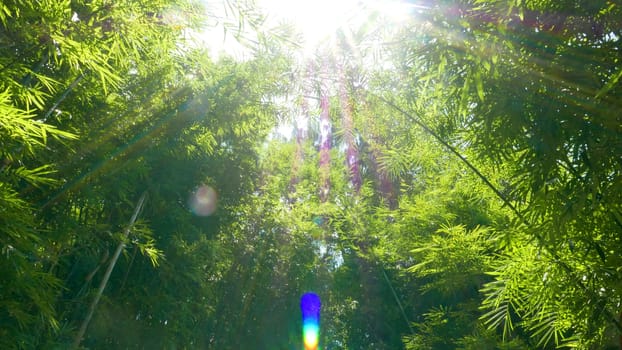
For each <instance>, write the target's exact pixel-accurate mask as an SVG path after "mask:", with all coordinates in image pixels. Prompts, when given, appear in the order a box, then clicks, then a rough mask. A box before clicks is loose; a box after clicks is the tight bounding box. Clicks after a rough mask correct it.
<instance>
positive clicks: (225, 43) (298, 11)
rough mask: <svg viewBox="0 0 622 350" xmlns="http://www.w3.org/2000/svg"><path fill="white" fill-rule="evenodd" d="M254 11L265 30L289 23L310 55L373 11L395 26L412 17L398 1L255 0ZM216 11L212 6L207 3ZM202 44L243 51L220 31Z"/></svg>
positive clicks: (211, 32)
mask: <svg viewBox="0 0 622 350" xmlns="http://www.w3.org/2000/svg"><path fill="white" fill-rule="evenodd" d="M255 4H256V6H257V8H258V9H259V10H260V11H261V12H262V13H264V14H265V15H266V22H265V26H266V28H270V27H274V26H277V25H279V24H282V23H288V24H292V25H293V26H294V27H295V28H296V30H297V31H298V32H299V34H301V36H302V42H300V43H298V44H299V45H300V46H301V48H302V51H303V54H304V55H307V54H310V53H311V52H313V51H314V50H315V49H316V48H317V47H318V45H319V44H322V43H326V42H330V41H331V40H332V39H333V38H334V34H335V33H336V32H337V30H339V29H345V30H346V31H347V30H348V29H356V28H357V27H359V26H361V25H362V24H363V23H364V22H365V21H366V20H367V19H368V18H369V17H370V16H371V15H372V13H373V12H375V13H378V14H380V15H381V16H382V18H383V19H384V20H385V21H386V22H387V23H385V24H384V25H391V24H399V23H400V22H402V21H404V20H406V19H408V18H409V16H410V15H412V10H413V8H412V5H409V4H408V3H406V2H405V1H403V0H402V1H400V0H312V1H310V0H255ZM210 9H211V10H212V11H214V10H217V6H216V5H215V3H213V2H212V3H211V4H210ZM202 36H203V41H204V42H205V44H206V45H207V46H208V47H210V49H212V51H213V52H214V53H215V54H217V53H218V51H224V52H226V53H227V54H230V55H233V56H239V55H240V53H241V52H242V54H243V51H244V49H243V48H242V46H241V45H240V44H239V43H237V42H235V39H234V38H233V37H232V36H231V35H229V36H228V37H225V38H223V31H222V29H217V28H216V29H215V28H212V30H209V31H206V32H205V33H203V35H202Z"/></svg>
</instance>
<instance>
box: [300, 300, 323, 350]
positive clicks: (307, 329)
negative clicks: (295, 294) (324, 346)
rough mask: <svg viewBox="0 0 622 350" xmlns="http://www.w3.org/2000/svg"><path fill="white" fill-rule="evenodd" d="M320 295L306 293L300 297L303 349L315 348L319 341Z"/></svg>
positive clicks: (310, 349) (314, 349)
mask: <svg viewBox="0 0 622 350" xmlns="http://www.w3.org/2000/svg"><path fill="white" fill-rule="evenodd" d="M321 306H322V303H321V302H320V297H319V296H317V294H315V293H306V294H304V295H303V296H302V297H301V298H300V310H301V311H302V340H303V342H304V345H305V350H317V349H318V344H319V342H320V308H321Z"/></svg>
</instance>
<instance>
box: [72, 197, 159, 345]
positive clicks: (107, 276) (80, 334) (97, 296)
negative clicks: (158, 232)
mask: <svg viewBox="0 0 622 350" xmlns="http://www.w3.org/2000/svg"><path fill="white" fill-rule="evenodd" d="M146 197H147V191H145V192H143V194H142V196H140V199H139V200H138V203H137V204H136V208H135V209H134V214H132V218H131V219H130V223H129V224H128V225H127V227H126V228H125V231H124V232H123V236H124V237H127V236H129V234H130V231H131V230H132V227H134V223H135V222H136V219H137V218H138V213H140V210H141V209H142V207H143V204H144V202H145V198H146ZM124 246H125V243H124V242H123V241H121V242H119V245H117V249H116V250H115V252H114V255H113V256H112V258H111V259H110V264H109V265H108V269H106V273H105V274H104V278H103V279H102V281H101V283H100V284H99V288H98V289H97V294H95V298H94V299H93V302H92V303H91V305H90V306H89V311H88V313H87V314H86V318H85V319H84V321H82V325H81V326H80V330H79V331H78V334H77V335H76V337H75V339H74V341H73V345H72V346H71V349H74V350H75V349H77V348H78V347H79V346H80V343H81V342H82V338H83V337H84V333H85V332H86V328H87V327H88V326H89V322H91V318H92V317H93V313H94V312H95V308H96V307H97V304H98V303H99V300H100V299H101V296H102V294H103V292H104V289H105V288H106V285H107V284H108V280H109V279H110V274H111V273H112V270H113V269H114V266H115V264H116V263H117V260H118V259H119V255H121V251H122V250H123V247H124Z"/></svg>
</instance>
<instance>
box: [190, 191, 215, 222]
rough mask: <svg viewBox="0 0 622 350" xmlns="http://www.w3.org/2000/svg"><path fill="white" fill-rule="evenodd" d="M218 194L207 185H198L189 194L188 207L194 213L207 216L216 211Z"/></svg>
mask: <svg viewBox="0 0 622 350" xmlns="http://www.w3.org/2000/svg"><path fill="white" fill-rule="evenodd" d="M217 203H218V194H217V193H216V190H214V189H213V188H211V187H210V186H208V185H201V186H199V187H198V188H197V189H196V190H194V192H193V193H192V195H191V196H190V200H189V205H190V209H191V210H192V212H193V213H194V214H195V215H199V216H209V215H212V214H213V213H214V211H216V205H217Z"/></svg>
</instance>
